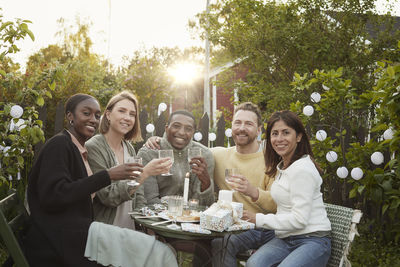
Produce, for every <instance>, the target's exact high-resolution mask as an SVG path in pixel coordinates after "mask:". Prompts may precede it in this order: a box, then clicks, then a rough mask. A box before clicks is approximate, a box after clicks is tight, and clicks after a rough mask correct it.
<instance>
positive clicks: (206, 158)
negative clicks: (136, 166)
mask: <svg viewBox="0 0 400 267" xmlns="http://www.w3.org/2000/svg"><path fill="white" fill-rule="evenodd" d="M195 129H196V121H195V118H194V116H193V114H192V113H190V112H188V111H186V110H178V111H175V112H173V113H171V115H170V116H169V119H168V123H167V125H166V126H165V133H164V136H163V137H162V138H160V137H157V138H159V139H160V140H157V141H159V144H160V147H161V148H160V149H172V150H173V151H174V164H173V165H172V167H171V169H170V173H171V174H172V175H170V176H162V175H158V176H149V177H148V178H147V179H146V181H145V182H144V184H143V185H144V196H145V199H146V201H147V204H154V203H160V202H161V198H162V197H164V196H170V195H181V196H182V195H183V187H184V178H185V175H186V173H187V172H190V180H189V198H195V199H199V202H200V205H205V206H210V205H211V204H212V203H214V181H213V175H214V158H213V155H212V153H211V151H210V150H209V149H208V148H207V147H206V146H203V145H202V144H200V143H198V142H195V141H193V140H192V139H193V135H194V132H195ZM189 148H200V150H201V157H195V158H193V159H191V161H190V164H191V165H190V166H189V162H188V149H189ZM138 157H142V160H143V165H146V164H147V163H148V162H149V161H151V160H152V159H154V158H158V150H152V149H149V148H147V147H145V146H143V147H142V148H141V149H140V150H139V152H138Z"/></svg>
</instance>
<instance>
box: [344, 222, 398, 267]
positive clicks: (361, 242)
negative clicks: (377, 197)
mask: <svg viewBox="0 0 400 267" xmlns="http://www.w3.org/2000/svg"><path fill="white" fill-rule="evenodd" d="M376 231H381V229H376V228H373V222H371V221H366V222H365V221H364V222H363V223H362V224H360V225H359V227H358V232H359V233H360V236H357V237H356V238H355V240H354V242H353V243H352V246H351V250H350V255H349V257H348V258H349V260H350V261H351V264H352V266H354V267H367V266H371V267H377V266H379V267H393V266H399V263H400V247H399V246H398V244H396V243H394V242H387V241H386V240H384V239H382V238H380V237H379V235H377V234H376Z"/></svg>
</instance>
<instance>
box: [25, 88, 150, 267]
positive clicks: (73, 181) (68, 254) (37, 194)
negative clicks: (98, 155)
mask: <svg viewBox="0 0 400 267" xmlns="http://www.w3.org/2000/svg"><path fill="white" fill-rule="evenodd" d="M65 114H66V118H67V119H68V122H69V127H68V130H63V131H62V132H60V133H59V134H57V135H55V136H54V137H52V138H51V139H50V140H48V141H47V142H46V144H45V145H44V146H43V148H42V149H41V151H40V153H39V156H38V158H37V160H36V162H35V163H34V165H33V167H32V170H31V173H30V175H29V178H28V204H29V209H30V212H31V215H30V217H31V221H32V224H31V227H30V229H29V231H28V234H27V238H26V242H25V245H26V254H27V255H26V256H27V258H28V261H29V264H30V265H31V266H40V267H44V266H52V267H56V266H57V267H58V266H71V267H72V266H74V267H77V266H79V267H83V266H100V265H98V264H97V263H96V262H92V261H89V260H88V259H87V258H85V257H84V251H85V246H86V239H87V235H88V229H89V226H90V224H91V223H92V221H93V208H92V197H93V196H91V195H92V194H94V193H95V192H96V191H98V190H99V189H101V188H103V187H105V186H107V185H109V184H110V182H111V180H121V179H126V177H132V178H136V177H135V176H137V175H136V174H135V173H134V172H133V171H139V172H141V171H142V167H143V166H141V165H138V164H136V163H129V164H122V165H118V166H116V167H113V168H110V169H108V170H103V171H100V172H98V173H95V174H92V173H91V170H90V167H89V165H88V163H87V160H86V158H87V151H86V149H85V147H84V144H85V142H86V141H87V140H88V139H89V138H90V137H92V136H93V135H94V133H95V131H96V129H97V127H98V125H99V119H100V106H99V103H98V102H97V100H96V99H95V98H93V97H92V96H89V95H85V94H76V95H73V96H72V97H70V98H69V99H68V101H67V102H66V105H65Z"/></svg>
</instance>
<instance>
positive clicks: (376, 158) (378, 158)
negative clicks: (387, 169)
mask: <svg viewBox="0 0 400 267" xmlns="http://www.w3.org/2000/svg"><path fill="white" fill-rule="evenodd" d="M383 160H384V158H383V154H382V153H381V152H379V151H377V152H374V153H372V155H371V161H372V163H373V164H375V165H381V164H382V163H383Z"/></svg>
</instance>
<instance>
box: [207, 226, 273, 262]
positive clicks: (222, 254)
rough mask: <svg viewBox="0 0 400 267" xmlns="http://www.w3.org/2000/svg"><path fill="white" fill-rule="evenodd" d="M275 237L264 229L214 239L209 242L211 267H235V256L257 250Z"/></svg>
mask: <svg viewBox="0 0 400 267" xmlns="http://www.w3.org/2000/svg"><path fill="white" fill-rule="evenodd" d="M274 237H275V232H274V231H271V230H265V229H253V230H248V231H246V232H243V233H240V234H236V235H232V234H228V235H225V236H224V237H223V238H215V239H213V240H212V241H211V248H212V250H211V251H212V255H213V258H212V265H213V267H219V266H228V267H236V266H237V262H236V254H237V253H239V252H244V251H247V250H249V249H258V248H259V247H261V246H262V245H264V244H265V243H267V242H268V241H269V240H271V239H272V238H274Z"/></svg>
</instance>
